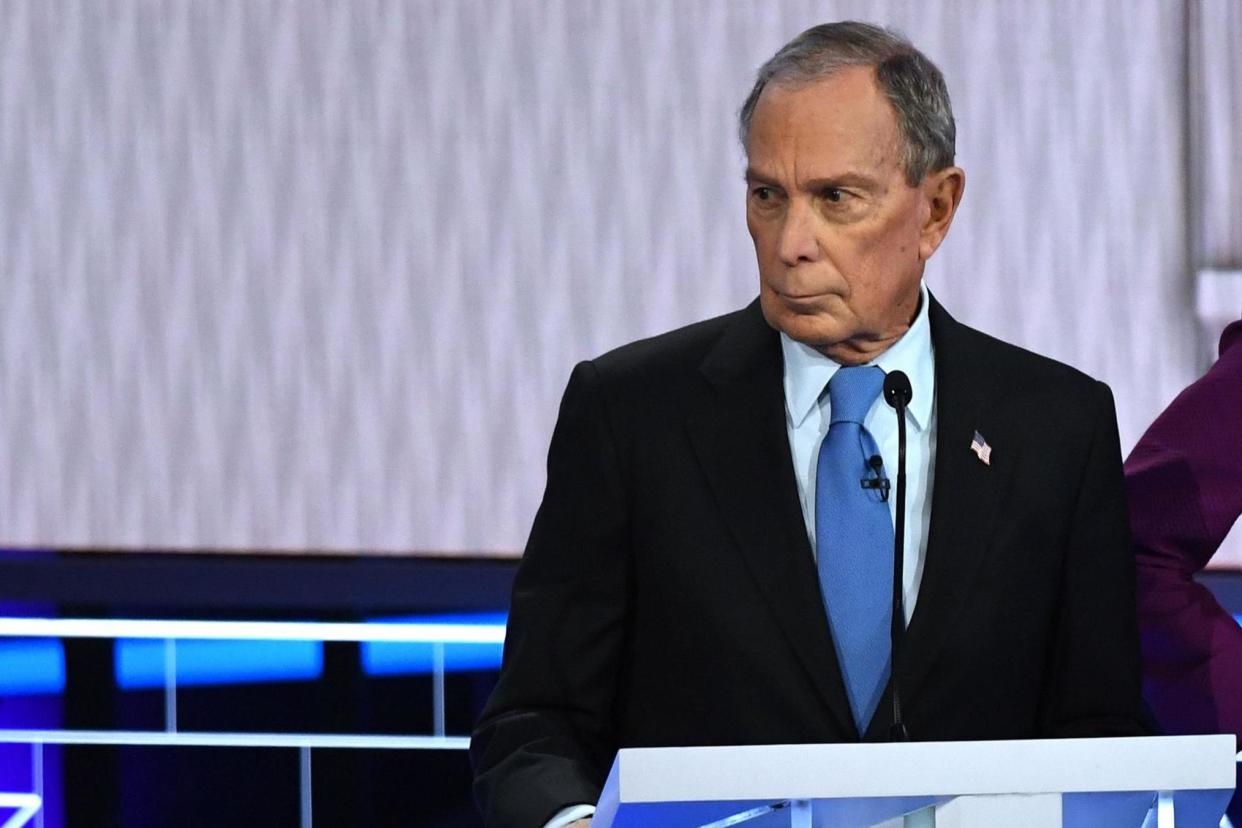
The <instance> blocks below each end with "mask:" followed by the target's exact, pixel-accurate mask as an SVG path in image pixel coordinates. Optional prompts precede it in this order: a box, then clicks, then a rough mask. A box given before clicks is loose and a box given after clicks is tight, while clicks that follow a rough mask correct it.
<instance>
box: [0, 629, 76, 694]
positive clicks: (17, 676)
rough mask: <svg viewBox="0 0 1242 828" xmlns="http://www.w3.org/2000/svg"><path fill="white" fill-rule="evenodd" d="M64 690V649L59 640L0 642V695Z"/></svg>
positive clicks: (60, 691)
mask: <svg viewBox="0 0 1242 828" xmlns="http://www.w3.org/2000/svg"><path fill="white" fill-rule="evenodd" d="M64 690H65V648H64V647H63V646H61V643H60V642H59V641H49V640H45V639H39V640H33V641H0V696H32V695H38V694H42V693H63V692H64Z"/></svg>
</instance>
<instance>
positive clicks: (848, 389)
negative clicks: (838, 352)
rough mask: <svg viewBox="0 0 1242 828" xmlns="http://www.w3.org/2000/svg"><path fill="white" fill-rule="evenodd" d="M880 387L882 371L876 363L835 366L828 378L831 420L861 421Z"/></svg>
mask: <svg viewBox="0 0 1242 828" xmlns="http://www.w3.org/2000/svg"><path fill="white" fill-rule="evenodd" d="M883 387H884V371H883V369H881V368H879V367H877V366H875V365H853V366H849V367H845V368H838V369H837V372H836V373H835V374H833V375H832V379H830V380H829V381H828V401H829V402H830V403H831V405H832V413H831V416H832V423H831V424H832V425H835V424H837V423H840V422H849V423H858V424H859V425H862V423H863V419H864V418H866V416H867V412H868V411H870V410H871V406H872V404H873V403H875V399H876V397H878V396H880V390H881V389H883Z"/></svg>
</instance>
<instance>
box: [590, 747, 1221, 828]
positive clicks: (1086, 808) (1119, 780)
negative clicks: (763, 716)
mask: <svg viewBox="0 0 1242 828" xmlns="http://www.w3.org/2000/svg"><path fill="white" fill-rule="evenodd" d="M1234 757H1235V740H1234V737H1233V736H1231V735H1227V736H1165V737H1143V738H1137V737H1136V738H1124V739H1041V740H1031V741H1008V742H909V743H901V744H854V745H758V746H737V747H687V748H633V749H626V750H622V751H620V752H619V753H618V754H617V758H616V760H615V761H614V762H613V766H612V771H611V773H609V775H608V781H607V783H606V784H605V786H604V791H603V793H602V794H601V796H600V800H599V804H598V810H597V811H596V814H595V820H594V822H593V826H594V828H614V826H615V828H630V826H643V828H657V827H658V826H670V828H671V827H672V826H677V828H681V827H682V826H692V827H693V828H700V826H711V828H727V826H733V825H738V826H742V828H775V826H789V827H790V828H864V826H884V828H902V826H905V828H931V826H935V828H1008V827H1009V826H1014V828H1053V827H1054V826H1055V827H1056V828H1060V827H1061V826H1073V828H1139V826H1141V825H1143V823H1144V819H1145V818H1146V817H1147V815H1148V812H1149V810H1151V809H1152V805H1153V802H1154V801H1155V800H1156V797H1157V795H1162V799H1163V800H1164V801H1165V803H1167V802H1168V801H1169V799H1170V798H1171V801H1172V808H1173V814H1172V819H1171V820H1170V819H1168V818H1167V815H1166V818H1162V819H1161V824H1162V825H1164V824H1165V823H1167V822H1171V821H1175V822H1176V826H1177V828H1209V826H1210V828H1216V826H1217V825H1219V823H1220V818H1221V815H1222V814H1223V813H1224V811H1225V806H1226V805H1228V803H1229V797H1230V796H1231V795H1232V793H1233V787H1234V773H1235V771H1234V763H1235V758H1234Z"/></svg>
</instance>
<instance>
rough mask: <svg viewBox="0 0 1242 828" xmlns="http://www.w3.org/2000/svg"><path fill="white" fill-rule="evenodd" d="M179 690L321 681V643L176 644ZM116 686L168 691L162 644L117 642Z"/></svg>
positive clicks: (211, 642)
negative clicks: (247, 684) (220, 685)
mask: <svg viewBox="0 0 1242 828" xmlns="http://www.w3.org/2000/svg"><path fill="white" fill-rule="evenodd" d="M176 656H177V684H178V685H183V686H191V687H192V686H205V685H218V684H245V683H254V682H270V681H309V680H313V679H317V678H319V677H320V676H321V675H323V644H322V643H320V642H318V641H178V642H177V653H176ZM115 659H116V682H117V684H118V685H119V686H120V687H121V688H123V689H125V690H140V689H146V688H152V687H163V686H164V642H163V641H160V640H153V639H120V640H118V641H117V642H116V651H115Z"/></svg>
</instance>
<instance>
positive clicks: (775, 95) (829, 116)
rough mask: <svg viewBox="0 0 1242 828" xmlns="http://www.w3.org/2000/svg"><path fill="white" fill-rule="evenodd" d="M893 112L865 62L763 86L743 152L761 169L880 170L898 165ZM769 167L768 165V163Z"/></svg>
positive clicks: (898, 140) (898, 141) (826, 172)
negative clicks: (824, 75) (809, 78)
mask: <svg viewBox="0 0 1242 828" xmlns="http://www.w3.org/2000/svg"><path fill="white" fill-rule="evenodd" d="M900 147H901V138H900V132H899V129H898V124H897V113H896V110H894V108H893V105H892V103H891V102H889V100H888V97H887V96H886V95H885V94H884V91H883V90H882V89H881V88H880V86H879V84H878V83H877V82H876V79H875V70H874V69H873V68H872V67H870V66H850V67H846V68H843V69H839V70H837V71H835V72H833V73H832V74H830V75H827V76H826V77H822V78H818V79H815V80H811V81H800V82H786V81H777V82H773V83H770V84H769V85H768V86H767V87H765V88H764V90H763V92H762V94H761V95H760V96H759V100H758V101H757V102H756V104H755V111H754V114H753V116H752V118H751V124H750V133H749V140H748V142H747V158H748V163H749V165H750V167H751V168H752V169H754V170H756V171H759V172H761V173H764V174H772V175H775V174H778V173H781V172H786V173H787V172H788V170H787V169H782V168H787V167H789V166H790V165H794V166H796V167H797V168H798V174H799V175H800V176H802V175H808V176H815V177H819V176H831V175H835V174H838V173H839V172H842V171H843V170H841V169H838V168H843V167H850V168H866V169H868V170H871V171H874V172H880V171H881V170H886V169H889V168H895V167H897V166H900ZM769 167H772V169H768V168H769Z"/></svg>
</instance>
